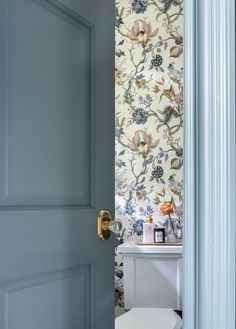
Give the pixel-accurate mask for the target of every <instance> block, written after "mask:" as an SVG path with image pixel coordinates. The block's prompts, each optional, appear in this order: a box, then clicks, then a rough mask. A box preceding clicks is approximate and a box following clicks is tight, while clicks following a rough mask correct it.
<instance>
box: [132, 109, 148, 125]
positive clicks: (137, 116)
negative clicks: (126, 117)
mask: <svg viewBox="0 0 236 329" xmlns="http://www.w3.org/2000/svg"><path fill="white" fill-rule="evenodd" d="M132 117H133V121H134V122H135V123H137V124H138V125H143V124H144V123H146V122H147V120H148V113H147V111H145V110H144V109H142V108H137V109H135V110H134V112H133V114H132Z"/></svg>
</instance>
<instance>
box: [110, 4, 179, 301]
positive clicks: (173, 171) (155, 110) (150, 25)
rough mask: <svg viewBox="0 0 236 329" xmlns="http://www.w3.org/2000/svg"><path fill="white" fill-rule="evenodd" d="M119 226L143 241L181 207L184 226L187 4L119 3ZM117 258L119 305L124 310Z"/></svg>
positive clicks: (116, 22)
mask: <svg viewBox="0 0 236 329" xmlns="http://www.w3.org/2000/svg"><path fill="white" fill-rule="evenodd" d="M115 26H116V52H115V54H116V69H115V77H116V111H115V117H116V137H115V138H116V145H115V147H116V150H115V156H116V159H115V162H116V191H115V194H116V197H115V201H116V219H119V220H121V221H122V222H123V225H124V227H125V229H126V230H125V235H124V237H123V239H124V240H127V239H132V240H141V239H142V234H143V223H144V221H145V219H146V217H147V216H149V215H152V216H153V218H154V220H155V222H156V224H157V225H158V226H161V227H166V228H168V216H165V215H163V214H162V213H161V212H160V211H159V205H160V204H161V203H163V202H173V214H172V217H173V218H176V220H177V222H178V223H179V225H180V226H182V225H183V171H182V166H183V0H117V1H116V18H115ZM122 267H123V264H122V259H121V257H120V256H119V255H118V254H116V270H115V274H116V305H119V306H121V307H122V306H123V282H122V280H123V269H122Z"/></svg>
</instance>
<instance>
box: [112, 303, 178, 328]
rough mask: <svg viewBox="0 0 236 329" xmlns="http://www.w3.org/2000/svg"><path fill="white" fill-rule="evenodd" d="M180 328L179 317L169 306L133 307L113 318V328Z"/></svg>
mask: <svg viewBox="0 0 236 329" xmlns="http://www.w3.org/2000/svg"><path fill="white" fill-rule="evenodd" d="M181 328H182V320H181V318H180V317H179V316H178V315H177V314H176V313H175V312H174V311H173V310H172V309H170V308H141V307H140V308H133V309H132V310H130V311H129V312H127V313H125V314H123V315H121V316H119V317H118V318H116V320H115V329H181Z"/></svg>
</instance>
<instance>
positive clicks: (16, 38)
mask: <svg viewBox="0 0 236 329" xmlns="http://www.w3.org/2000/svg"><path fill="white" fill-rule="evenodd" d="M5 13H6V15H7V28H6V29H5V45H4V46H5V52H6V53H5V55H6V56H5V86H4V91H5V93H4V95H3V98H4V104H3V112H2V115H1V116H2V120H1V123H0V125H1V139H2V143H1V154H2V156H1V160H0V161H1V162H2V163H1V167H2V168H4V170H3V172H2V175H1V185H2V191H1V192H2V193H1V204H2V205H13V206H18V205H20V206H27V207H28V206H45V205H46V206H53V205H60V206H68V205H75V206H88V205H91V203H92V200H91V193H92V191H91V188H92V185H93V170H92V169H93V143H92V138H93V132H92V129H91V127H92V126H93V124H94V123H93V96H94V95H93V84H94V81H93V77H94V74H93V46H94V45H93V43H94V37H93V25H92V24H90V23H89V22H86V21H85V20H84V19H82V18H81V17H80V16H79V15H76V14H75V13H73V12H72V11H70V10H69V9H67V8H66V7H64V6H61V5H59V3H57V2H53V3H49V2H48V1H45V0H42V1H32V0H22V1H18V0H9V1H6V2H5ZM42 146H43V147H42Z"/></svg>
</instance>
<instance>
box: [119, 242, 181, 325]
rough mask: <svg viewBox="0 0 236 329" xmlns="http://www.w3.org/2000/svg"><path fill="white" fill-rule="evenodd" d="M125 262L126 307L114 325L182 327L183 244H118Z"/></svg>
mask: <svg viewBox="0 0 236 329" xmlns="http://www.w3.org/2000/svg"><path fill="white" fill-rule="evenodd" d="M118 252H119V253H120V254H121V255H122V256H123V264H124V308H125V310H129V311H128V312H127V313H125V314H123V315H121V316H119V317H117V318H116V320H115V329H181V328H182V319H181V318H180V317H179V316H178V315H177V314H176V313H175V312H174V311H173V310H174V309H178V310H181V308H182V294H181V267H182V252H183V251H182V246H168V245H165V246H152V245H151V246H144V245H138V244H137V243H135V242H126V243H124V244H122V245H120V246H119V247H118Z"/></svg>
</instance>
